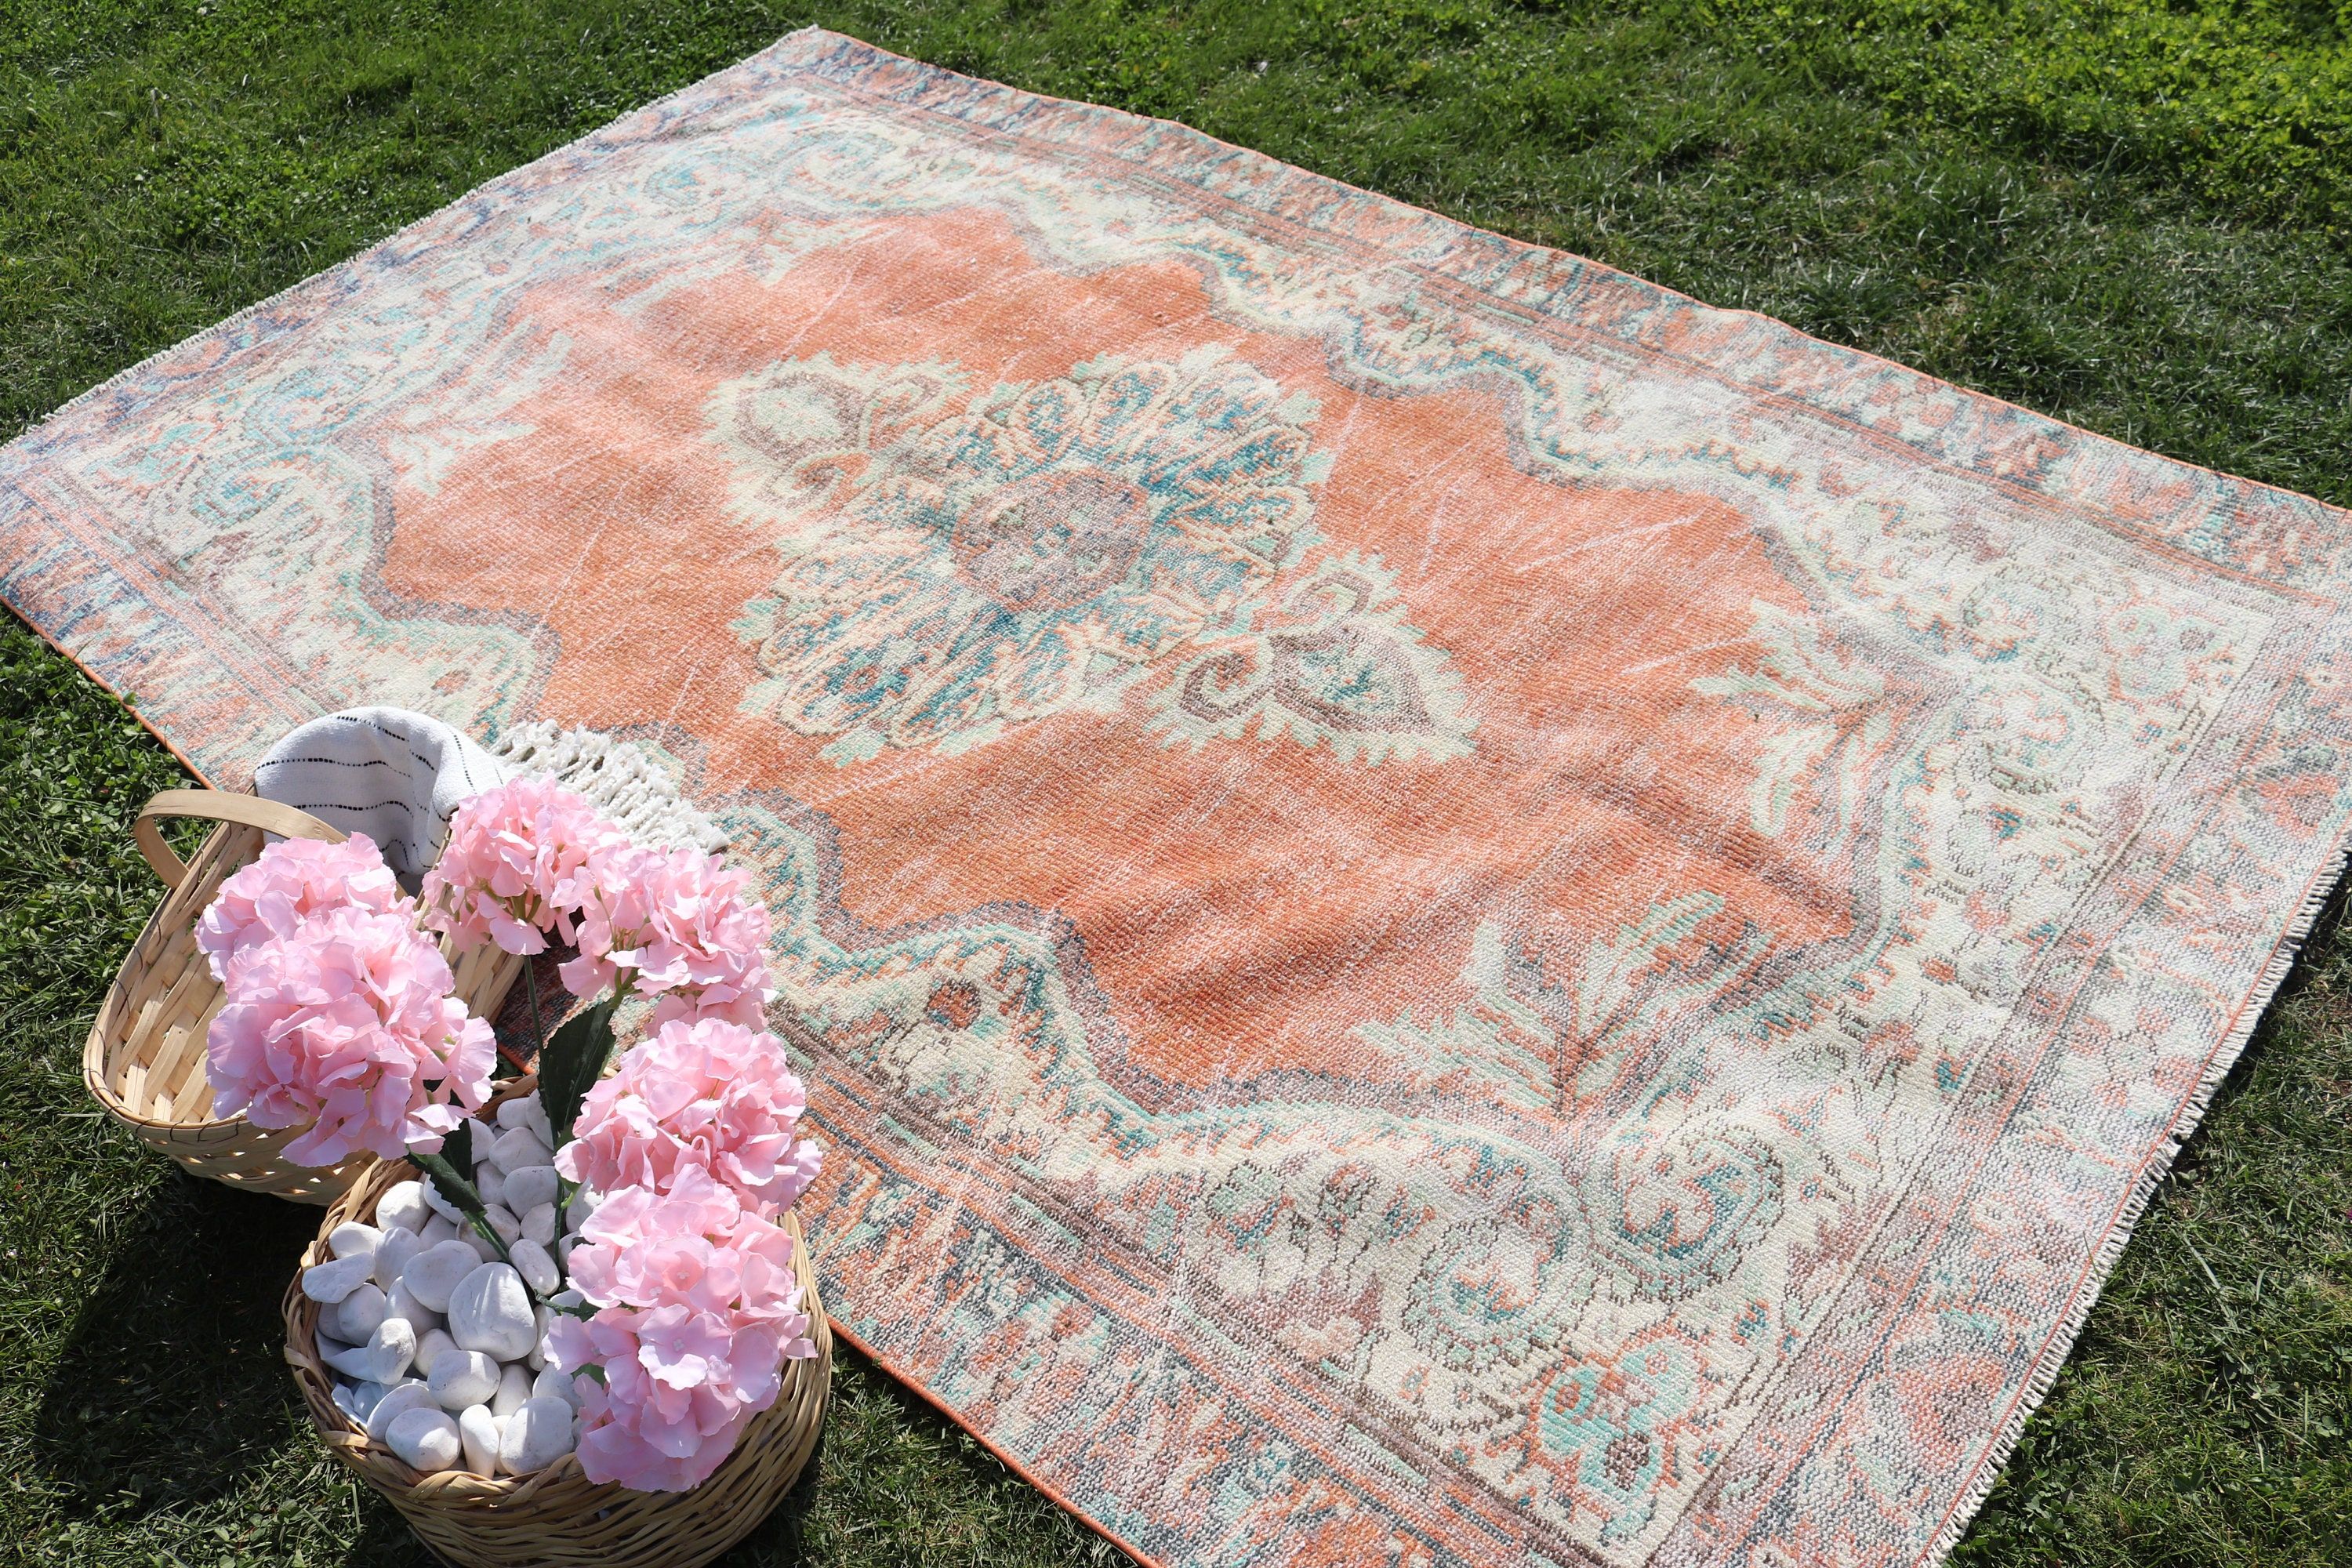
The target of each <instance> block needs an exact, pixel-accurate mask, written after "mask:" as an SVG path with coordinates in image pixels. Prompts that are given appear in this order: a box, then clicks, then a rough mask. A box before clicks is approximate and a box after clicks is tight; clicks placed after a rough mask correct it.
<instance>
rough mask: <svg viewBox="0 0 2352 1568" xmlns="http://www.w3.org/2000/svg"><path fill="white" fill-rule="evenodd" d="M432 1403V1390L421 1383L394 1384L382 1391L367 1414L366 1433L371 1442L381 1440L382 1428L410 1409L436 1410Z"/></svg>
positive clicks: (436, 1407) (437, 1406) (438, 1407)
mask: <svg viewBox="0 0 2352 1568" xmlns="http://www.w3.org/2000/svg"><path fill="white" fill-rule="evenodd" d="M440 1408H441V1407H440V1406H439V1405H436V1404H434V1403H433V1391H432V1390H431V1389H429V1388H427V1387H425V1385H424V1384H421V1383H416V1382H408V1383H401V1384H394V1385H393V1386H392V1387H391V1388H388V1389H386V1390H385V1391H384V1393H383V1397H382V1398H380V1399H378V1400H377V1401H376V1402H375V1406H374V1408H373V1409H372V1410H370V1411H369V1412H368V1415H367V1423H366V1426H367V1435H368V1441H369V1442H371V1443H381V1442H383V1434H384V1429H385V1428H386V1427H388V1426H391V1425H392V1424H393V1423H394V1421H397V1420H399V1419H400V1418H401V1416H403V1415H406V1414H407V1413H408V1412H409V1411H411V1410H438V1409H440Z"/></svg>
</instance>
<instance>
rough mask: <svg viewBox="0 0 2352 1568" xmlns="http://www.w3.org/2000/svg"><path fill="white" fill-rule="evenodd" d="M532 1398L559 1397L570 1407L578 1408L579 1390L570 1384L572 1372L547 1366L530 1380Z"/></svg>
mask: <svg viewBox="0 0 2352 1568" xmlns="http://www.w3.org/2000/svg"><path fill="white" fill-rule="evenodd" d="M530 1396H531V1397H532V1398H533V1399H561V1400H562V1401H563V1403H564V1404H566V1405H570V1406H572V1409H574V1410H577V1409H579V1408H580V1391H579V1390H578V1389H576V1388H574V1387H572V1374H571V1373H568V1372H559V1371H557V1370H556V1369H555V1368H553V1367H548V1368H546V1369H545V1370H544V1371H542V1372H541V1373H540V1374H539V1375H538V1376H537V1377H534V1378H532V1379H531V1380H530Z"/></svg>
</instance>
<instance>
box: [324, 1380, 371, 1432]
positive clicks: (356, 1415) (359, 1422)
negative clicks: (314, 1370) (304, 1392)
mask: <svg viewBox="0 0 2352 1568" xmlns="http://www.w3.org/2000/svg"><path fill="white" fill-rule="evenodd" d="M327 1394H328V1396H329V1397H330V1398H331V1399H333V1400H334V1402H335V1408H336V1409H338V1410H340V1411H341V1412H342V1413H343V1414H344V1415H348V1416H350V1417H351V1418H352V1426H366V1425H367V1412H366V1411H364V1410H362V1409H361V1408H360V1406H359V1400H358V1398H357V1396H356V1395H355V1394H353V1393H352V1384H347V1383H338V1384H335V1385H334V1386H332V1387H331V1388H330V1389H328V1390H327Z"/></svg>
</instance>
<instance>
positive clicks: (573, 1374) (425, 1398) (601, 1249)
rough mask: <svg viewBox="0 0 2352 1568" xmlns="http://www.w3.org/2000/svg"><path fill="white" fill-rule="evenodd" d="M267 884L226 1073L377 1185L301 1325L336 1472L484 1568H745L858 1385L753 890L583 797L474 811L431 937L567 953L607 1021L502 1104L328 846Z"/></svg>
mask: <svg viewBox="0 0 2352 1568" xmlns="http://www.w3.org/2000/svg"><path fill="white" fill-rule="evenodd" d="M244 874H245V873H241V875H244ZM249 880H250V881H251V882H252V883H253V884H254V888H255V889H257V890H256V892H255V894H254V896H253V897H251V898H249V899H247V900H246V901H245V902H242V903H236V904H234V905H232V906H227V907H226V908H225V910H224V912H222V913H221V914H220V916H219V917H218V920H217V921H215V923H217V924H220V925H221V928H222V929H221V933H220V936H219V939H218V940H219V942H220V943H221V945H223V947H224V949H225V950H226V951H230V952H232V965H233V973H232V977H231V987H232V992H233V1002H232V1005H231V1006H229V1007H227V1008H225V1009H224V1010H223V1012H222V1014H221V1016H220V1018H219V1019H218V1020H217V1021H216V1023H215V1040H214V1054H215V1058H216V1063H217V1066H218V1067H219V1068H220V1070H222V1071H223V1072H225V1073H233V1074H235V1075H236V1081H237V1084H238V1088H239V1089H240V1091H241V1092H244V1093H246V1094H247V1095H248V1096H249V1097H250V1098H252V1099H253V1100H255V1101H256V1102H257V1103H264V1104H268V1105H272V1106H291V1107H292V1108H293V1109H292V1110H291V1111H290V1112H288V1113H289V1114H293V1115H299V1116H300V1117H302V1118H304V1119H306V1120H307V1121H308V1122H309V1124H310V1127H311V1129H312V1131H310V1133H309V1134H307V1135H306V1136H307V1137H308V1139H309V1141H310V1142H312V1143H315V1144H317V1145H318V1146H320V1148H321V1149H322V1150H323V1151H325V1152H327V1153H329V1154H331V1155H333V1156H334V1157H337V1158H341V1157H343V1156H344V1155H345V1154H347V1153H348V1152H349V1151H350V1150H351V1149H352V1148H358V1149H362V1150H365V1151H368V1152H371V1153H373V1155H375V1159H374V1160H373V1161H372V1162H370V1163H369V1164H368V1165H367V1166H366V1167H365V1168H363V1169H362V1172H361V1173H360V1174H359V1175H358V1177H357V1178H356V1179H355V1180H354V1182H353V1184H352V1186H351V1188H350V1190H349V1191H348V1192H346V1193H345V1194H343V1195H342V1196H341V1198H340V1199H338V1200H337V1202H336V1203H335V1205H333V1207H332V1208H331V1209H330V1210H329V1212H328V1215H327V1217H326V1220H325V1223H324V1225H323V1226H322V1227H321V1229H320V1235H319V1238H318V1240H317V1241H316V1242H315V1243H314V1244H313V1245H312V1247H311V1248H310V1252H309V1254H308V1255H307V1256H306V1257H305V1258H304V1260H303V1266H302V1268H301V1269H300V1271H299V1274H298V1276H297V1278H296V1279H295V1280H294V1281H293V1282H292V1283H291V1285H290V1286H289V1289H288V1292H287V1297H286V1325H287V1359H288V1360H289V1362H290V1363H292V1365H293V1366H294V1369H295V1375H296V1378H297V1380H298V1382H299V1384H300V1385H301V1387H302V1389H303V1393H304V1397H305V1399H306V1400H307V1402H308V1403H309V1405H310V1410H311V1414H312V1415H313V1416H314V1417H315V1418H316V1420H317V1422H318V1425H319V1428H320V1435H321V1436H322V1437H323V1438H324V1439H325V1440H326V1442H327V1444H328V1446H329V1447H331V1448H332V1449H333V1450H334V1451H335V1452H336V1453H337V1454H338V1455H340V1456H341V1458H343V1459H344V1460H346V1461H347V1462H349V1463H351V1464H352V1465H353V1466H354V1468H357V1469H358V1470H359V1472H360V1474H361V1476H362V1479H365V1480H366V1481H367V1482H368V1483H369V1484H370V1485H371V1486H373V1487H374V1488H375V1489H377V1490H378V1491H380V1492H382V1493H383V1495H384V1496H386V1497H387V1498H390V1499H391V1500H392V1501H393V1502H394V1505H395V1506H396V1507H398V1508H400V1509H401V1510H402V1511H403V1513H404V1514H405V1515H406V1516H407V1517H408V1519H409V1521H410V1523H411V1524H412V1525H413V1526H414V1527H415V1530H416V1531H417V1533H418V1534H419V1535H421V1536H423V1537H424V1538H425V1541H426V1542H427V1543H428V1544H430V1545H431V1546H432V1547H433V1548H434V1549H435V1550H436V1551H437V1552H440V1553H441V1554H442V1555H443V1556H444V1557H446V1558H447V1559H449V1560H451V1561H453V1562H457V1563H467V1564H481V1565H483V1568H507V1565H509V1564H512V1565H518V1568H519V1565H520V1564H524V1563H568V1562H573V1561H577V1562H579V1563H583V1564H585V1563H597V1564H600V1565H602V1568H688V1565H690V1564H693V1563H701V1562H705V1561H707V1560H708V1559H709V1557H711V1556H715V1555H716V1554H717V1553H718V1552H720V1551H722V1550H724V1549H725V1547H726V1546H727V1545H728V1544H730V1543H731V1542H733V1541H734V1540H736V1539H739V1538H740V1536H741V1535H742V1534H743V1533H745V1532H746V1531H749V1530H750V1529H751V1528H752V1527H753V1526H754V1525H756V1524H757V1523H758V1522H759V1520H760V1519H761V1517H762V1516H763V1515H764V1514H765V1513H766V1512H767V1510H769V1509H770V1508H771V1507H772V1506H773V1504H774V1502H775V1501H776V1500H777V1499H778V1498H780V1497H781V1496H782V1492H783V1490H784V1489H786V1488H788V1487H789V1486H790V1485H791V1483H792V1479H793V1476H795V1475H796V1474H797V1473H798V1471H799V1469H800V1468H801V1466H802V1465H803V1463H804V1462H805V1461H806V1458H807V1456H808V1453H809V1451H810V1450H811V1449H812V1448H813V1447H814V1443H815V1437H816V1428H817V1424H818V1421H819V1420H820V1418H821V1415H822V1411H823V1406H824V1393H825V1388H826V1385H827V1383H828V1381H829V1376H830V1334H829V1331H828V1330H827V1328H826V1326H825V1323H824V1313H823V1310H821V1308H820V1307H819V1306H818V1304H817V1301H816V1286H815V1279H814V1273H813V1271H812V1269H811V1268H810V1263H809V1259H808V1257H807V1254H806V1250H805V1248H804V1247H803V1246H802V1244H801V1236H800V1227H799V1224H798V1221H797V1220H796V1219H795V1217H794V1216H793V1214H792V1212H791V1210H792V1205H793V1203H794V1201H795V1200H796V1199H797V1198H798V1197H799V1195H800V1194H801V1193H802V1192H803V1190H804V1189H805V1188H806V1187H807V1185H808V1184H809V1183H810V1182H811V1181H813V1180H814V1178H815V1176H816V1174H817V1172H818V1165H819V1159H818V1152H817V1150H816V1148H815V1146H814V1144H813V1143H812V1142H809V1141H808V1140H807V1139H806V1138H804V1137H803V1136H802V1135H801V1133H800V1131H799V1121H800V1117H801V1115H802V1112H803V1110H805V1109H806V1099H805V1095H804V1092H803V1087H802V1084H801V1081H800V1079H799V1078H798V1077H797V1076H796V1075H795V1074H794V1073H793V1069H792V1067H791V1065H790V1063H789V1062H788V1060H787V1059H786V1055H785V1051H784V1047H783V1045H782V1042H781V1041H780V1040H778V1039H777V1038H776V1037H774V1036H773V1035H772V1034H770V1033H769V1032H768V1031H767V1029H766V1026H765V1025H766V1015H765V1009H766V1007H767V1005H768V1004H769V1003H770V1002H771V1001H772V999H773V997H774V995H775V992H774V989H773V987H772V985H771V984H770V983H769V977H768V972H767V967H766V952H767V944H768V941H769V936H770V923H769V917H768V911H767V909H766V907H765V906H764V905H763V904H761V902H760V901H759V900H756V899H754V898H752V897H751V896H750V895H749V893H748V891H747V888H748V883H749V878H748V875H747V874H746V873H745V872H743V871H741V870H739V869H733V868H729V867H728V866H727V865H726V864H725V863H724V862H723V861H722V860H721V859H720V858H719V857H718V856H716V855H713V854H709V853H706V852H705V851H703V850H701V849H698V848H652V847H639V846H637V845H636V844H635V843H634V842H632V841H631V839H630V838H629V837H628V836H627V835H626V834H625V832H624V831H623V830H622V829H620V828H619V827H618V826H615V825H614V823H612V822H611V821H609V820H607V819H605V818H604V816H601V815H600V814H599V812H598V811H597V810H596V808H595V807H594V805H593V804H592V803H591V802H590V801H589V800H588V799H586V798H585V797H583V796H582V795H578V794H576V793H573V792H571V791H569V790H566V789H564V788H562V786H561V785H559V784H557V783H556V782H555V781H554V780H552V779H549V778H545V777H537V776H527V777H522V778H517V779H511V780H509V781H507V782H505V783H503V784H499V785H498V786H497V787H495V788H493V789H490V790H488V791H485V792H483V793H482V794H481V795H477V796H475V797H473V798H472V799H470V800H468V801H467V803H466V804H465V805H463V806H461V807H460V808H459V809H458V810H457V814H456V815H455V816H454V817H453V818H452V820H451V823H450V831H449V837H448V843H447V845H446V847H445V848H444V850H443V851H442V854H441V856H440V858H439V860H438V861H437V862H436V865H435V866H434V867H433V868H432V869H431V870H430V871H429V872H428V873H427V874H426V876H425V880H424V885H423V889H422V894H421V901H422V904H423V906H424V907H423V909H422V910H421V911H420V912H419V913H417V914H416V916H415V922H416V923H421V925H422V926H423V927H424V928H425V930H426V931H437V932H439V933H441V935H442V936H443V938H444V940H445V941H446V942H448V943H449V944H451V945H452V946H453V947H454V948H455V949H456V950H457V952H459V953H460V954H463V953H465V952H469V951H472V950H474V949H476V948H478V947H479V946H482V945H485V944H495V945H496V946H497V947H498V948H499V950H501V951H502V952H507V953H509V954H514V955H517V956H521V957H526V958H528V957H530V955H532V954H535V953H538V952H542V951H544V950H546V949H547V948H548V947H550V946H551V945H552V944H554V943H559V942H560V943H563V944H568V945H569V946H570V947H571V948H572V956H571V957H569V958H568V959H567V960H565V962H563V963H562V965H561V967H560V973H561V977H562V982H563V986H564V989H565V990H566V991H567V992H568V993H570V994H571V995H572V996H573V997H576V998H581V999H583V1000H584V1005H583V1006H582V1007H581V1008H580V1010H579V1011H578V1012H577V1013H576V1014H574V1015H573V1016H571V1017H570V1018H568V1019H567V1020H566V1021H565V1022H564V1023H563V1024H562V1026H561V1027H559V1028H557V1029H556V1030H555V1031H554V1032H553V1034H551V1035H550V1036H548V1037H546V1038H545V1039H544V1040H543V1041H542V1042H541V1043H540V1044H539V1046H538V1049H537V1052H536V1055H537V1058H538V1064H539V1065H538V1073H537V1076H536V1078H535V1079H519V1080H515V1081H514V1082H512V1083H509V1084H507V1085H505V1086H503V1087H496V1088H495V1092H493V1090H494V1087H495V1086H494V1084H493V1082H492V1080H491V1079H490V1076H489V1069H490V1062H491V1053H490V1051H489V1048H488V1046H489V1041H488V1026H486V1025H484V1024H482V1023H481V1021H480V1020H478V1019H476V1018H471V1017H469V1016H467V1013H466V1009H465V1006H464V1005H463V1003H462V1002H461V1001H459V1000H457V999H455V998H453V997H452V996H450V995H449V994H448V991H449V987H448V985H447V984H446V976H445V974H444V973H443V972H442V970H441V969H437V968H436V967H435V966H434V963H433V962H431V955H430V953H429V952H427V950H426V949H425V948H424V947H422V946H421V945H420V941H419V939H418V938H416V937H415V935H414V934H413V928H412V927H395V926H394V924H393V923H392V917H393V915H394V914H398V915H400V916H401V917H402V918H404V919H405V918H407V917H406V913H405V911H404V910H395V911H389V912H385V911H376V910H370V909H359V910H353V909H351V908H348V907H346V906H345V905H344V904H343V903H342V902H341V899H342V893H341V888H340V885H339V884H338V883H337V881H336V879H334V878H333V877H332V876H331V875H329V874H328V869H327V868H325V867H324V863H323V862H322V861H320V859H319V858H318V857H317V856H316V855H315V853H314V852H311V851H308V850H304V849H302V848H300V847H294V848H290V849H289V848H287V847H281V846H272V847H270V848H269V849H268V850H265V851H264V852H263V854H262V856H261V857H260V858H259V859H257V861H256V863H255V867H254V868H251V870H250V876H249ZM247 903H249V904H250V905H251V909H252V912H250V913H248V912H247V908H246V906H247ZM265 917H266V918H265ZM208 918H209V917H208ZM280 928H283V929H280ZM404 932H410V933H411V934H404ZM524 973H525V979H526V982H527V983H528V984H530V985H531V986H532V989H531V991H530V995H531V1003H532V1005H531V1012H532V1016H533V1023H534V1027H536V1024H537V1020H538V1016H539V1001H538V994H537V990H536V988H535V986H536V983H535V982H531V981H530V970H529V969H528V968H526V970H525V972H524ZM624 1020H625V1021H626V1022H627V1025H628V1027H629V1032H630V1033H631V1034H632V1035H633V1036H634V1037H635V1038H634V1042H633V1043H632V1044H630V1045H629V1047H627V1048H626V1049H625V1050H623V1051H620V1052H619V1053H618V1054H617V1056H616V1054H615V1044H616V1024H618V1023H621V1022H623V1021H624Z"/></svg>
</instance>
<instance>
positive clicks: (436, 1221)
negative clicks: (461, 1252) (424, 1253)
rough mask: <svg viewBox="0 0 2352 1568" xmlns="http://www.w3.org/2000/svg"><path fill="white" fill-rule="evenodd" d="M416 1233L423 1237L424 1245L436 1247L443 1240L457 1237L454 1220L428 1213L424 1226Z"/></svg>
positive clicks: (453, 1239)
mask: <svg viewBox="0 0 2352 1568" xmlns="http://www.w3.org/2000/svg"><path fill="white" fill-rule="evenodd" d="M416 1234H417V1235H419V1236H421V1237H424V1238H425V1246H427V1247H438V1246H440V1245H441V1244H442V1243H443V1242H445V1241H455V1240H457V1223H456V1222H455V1221H453V1220H446V1219H443V1218H442V1217H441V1216H440V1215H437V1214H436V1215H429V1216H428V1217H427V1218H426V1219H425V1228H424V1229H423V1230H420V1231H418V1232H417V1233H416Z"/></svg>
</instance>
